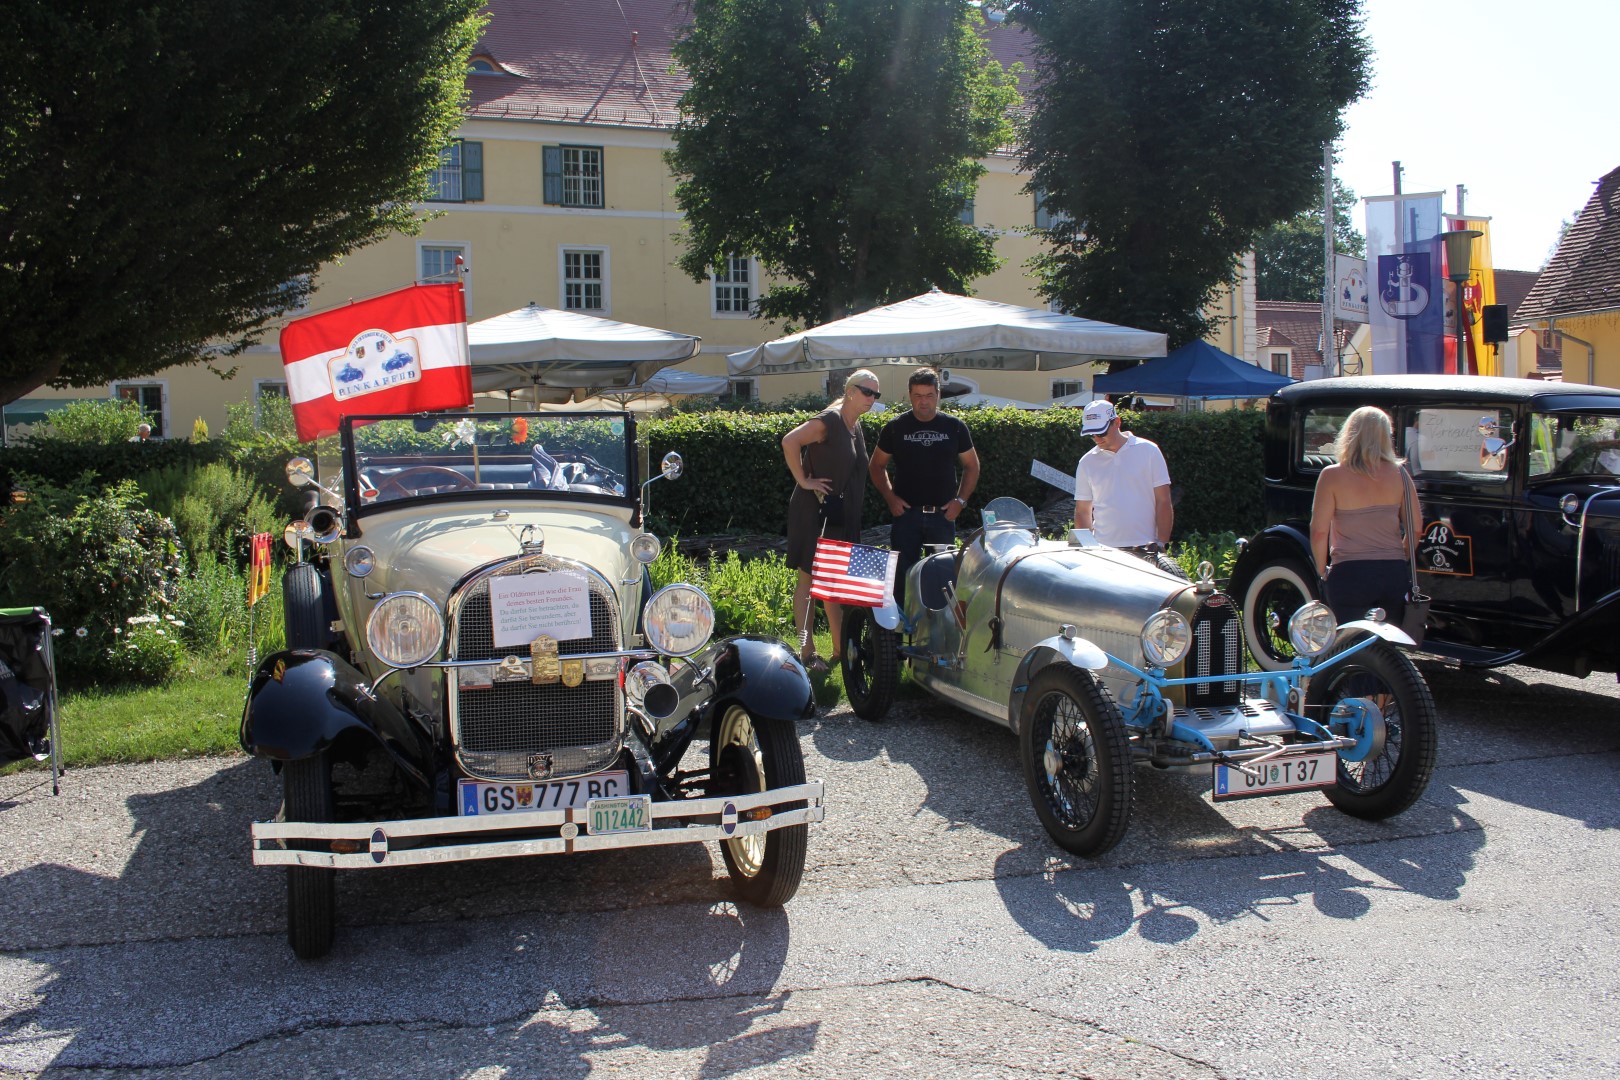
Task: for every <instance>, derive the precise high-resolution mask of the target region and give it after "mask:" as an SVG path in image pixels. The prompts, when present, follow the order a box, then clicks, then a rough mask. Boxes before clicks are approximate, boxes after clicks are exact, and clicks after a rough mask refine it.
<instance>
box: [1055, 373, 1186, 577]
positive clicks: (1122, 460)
mask: <svg viewBox="0 0 1620 1080" xmlns="http://www.w3.org/2000/svg"><path fill="white" fill-rule="evenodd" d="M1080 434H1082V435H1089V436H1091V437H1092V438H1093V439H1095V440H1096V443H1097V445H1096V446H1094V447H1092V448H1091V449H1090V450H1088V451H1086V453H1085V454H1084V456H1082V457H1081V458H1080V464H1079V465H1078V466H1077V467H1076V468H1075V470H1074V524H1075V527H1076V528H1078V529H1090V530H1092V531H1093V532H1094V533H1095V534H1096V536H1097V539H1098V540H1100V541H1102V542H1103V543H1104V544H1107V545H1108V546H1109V547H1116V548H1120V549H1122V550H1125V551H1129V552H1131V553H1132V554H1133V555H1139V556H1141V557H1142V558H1144V559H1146V560H1147V561H1148V562H1151V563H1154V564H1155V565H1157V566H1159V567H1160V568H1161V569H1164V570H1172V568H1175V569H1174V570H1173V572H1174V573H1176V574H1178V575H1180V574H1181V571H1180V569H1179V568H1176V567H1175V561H1174V560H1173V559H1171V558H1170V557H1169V556H1168V555H1165V554H1163V552H1164V550H1165V548H1166V547H1167V546H1168V545H1169V543H1170V530H1171V527H1172V526H1173V525H1174V524H1175V509H1174V508H1173V507H1172V506H1171V505H1170V470H1169V469H1167V468H1166V467H1165V464H1164V455H1163V454H1162V453H1160V452H1159V447H1158V445H1157V444H1156V443H1152V442H1149V441H1148V440H1147V439H1139V438H1137V437H1136V436H1135V435H1134V434H1132V433H1131V432H1129V431H1121V430H1120V419H1119V413H1117V412H1115V411H1114V406H1113V404H1112V403H1110V402H1108V401H1105V400H1102V399H1101V398H1099V399H1098V400H1096V401H1093V402H1092V403H1091V404H1090V405H1087V406H1086V411H1085V412H1084V413H1083V414H1082V415H1081V422H1080ZM1183 576H1184V575H1183Z"/></svg>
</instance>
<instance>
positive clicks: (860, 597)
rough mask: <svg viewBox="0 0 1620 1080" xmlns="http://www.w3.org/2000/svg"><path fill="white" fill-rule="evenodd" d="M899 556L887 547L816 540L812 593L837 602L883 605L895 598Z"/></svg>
mask: <svg viewBox="0 0 1620 1080" xmlns="http://www.w3.org/2000/svg"><path fill="white" fill-rule="evenodd" d="M898 562H899V555H898V554H897V553H895V552H893V551H889V550H887V549H886V548H875V547H867V546H866V545H865V544H846V543H844V542H843V541H842V540H828V539H826V538H825V537H823V538H822V539H820V540H817V541H816V558H815V563H814V569H812V570H811V572H810V595H811V596H814V597H815V598H816V599H818V600H831V601H832V602H833V603H835V604H853V605H855V606H856V607H882V606H883V605H884V604H886V603H888V602H889V601H890V600H892V599H893V598H894V570H895V566H896V564H897V563H898Z"/></svg>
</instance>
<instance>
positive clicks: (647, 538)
mask: <svg viewBox="0 0 1620 1080" xmlns="http://www.w3.org/2000/svg"><path fill="white" fill-rule="evenodd" d="M663 550H664V545H663V544H661V543H659V542H658V537H656V536H654V535H653V534H652V533H642V534H641V535H640V536H638V537H636V538H635V539H634V540H632V541H630V554H631V556H633V557H634V558H635V560H636V562H638V563H641V564H642V565H644V566H645V565H646V564H647V563H652V562H657V561H658V553H659V552H661V551H663Z"/></svg>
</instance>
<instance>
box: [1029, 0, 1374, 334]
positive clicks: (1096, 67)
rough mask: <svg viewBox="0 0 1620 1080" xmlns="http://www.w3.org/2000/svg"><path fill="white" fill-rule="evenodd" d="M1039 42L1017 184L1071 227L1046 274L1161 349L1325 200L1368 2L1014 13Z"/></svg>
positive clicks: (1051, 284) (1362, 55)
mask: <svg viewBox="0 0 1620 1080" xmlns="http://www.w3.org/2000/svg"><path fill="white" fill-rule="evenodd" d="M1009 10H1010V13H1011V14H1012V16H1013V17H1014V18H1015V19H1016V20H1017V21H1018V22H1019V23H1021V24H1022V25H1024V26H1025V27H1027V28H1028V29H1029V30H1030V31H1032V33H1033V34H1034V36H1035V43H1034V49H1035V55H1036V63H1035V66H1036V70H1037V79H1036V83H1035V86H1034V88H1033V90H1032V91H1031V92H1030V93H1029V95H1028V98H1029V102H1030V105H1031V115H1030V120H1029V125H1028V129H1027V133H1026V139H1025V155H1024V167H1025V169H1026V170H1027V171H1028V172H1029V173H1030V175H1031V178H1032V179H1031V183H1030V189H1031V190H1033V191H1035V192H1037V193H1038V194H1039V196H1040V197H1041V198H1042V200H1043V202H1044V205H1045V207H1046V208H1047V209H1048V210H1049V211H1053V212H1057V213H1059V214H1062V215H1065V217H1063V218H1061V219H1060V220H1058V221H1057V222H1056V223H1055V224H1054V225H1053V227H1052V228H1051V229H1050V230H1049V231H1048V234H1047V238H1048V239H1049V240H1050V242H1051V244H1052V250H1051V252H1050V253H1049V254H1047V255H1045V256H1041V257H1039V258H1037V260H1036V268H1037V270H1038V271H1039V273H1040V275H1041V278H1042V292H1043V293H1044V294H1045V295H1046V296H1048V297H1049V298H1050V299H1052V300H1055V301H1057V302H1058V303H1059V304H1061V305H1062V307H1063V308H1064V309H1065V310H1068V311H1071V312H1075V313H1078V314H1083V315H1085V316H1087V317H1088V318H1098V319H1105V320H1107V321H1110V322H1120V323H1125V324H1127V325H1131V326H1141V327H1146V328H1149V329H1154V330H1161V331H1164V332H1166V333H1168V334H1169V335H1170V337H1171V340H1172V342H1173V343H1179V342H1185V341H1188V340H1191V339H1193V338H1196V337H1201V336H1202V335H1203V334H1204V333H1205V332H1207V331H1208V329H1210V327H1211V323H1210V321H1209V319H1208V318H1207V317H1206V316H1205V315H1204V314H1203V308H1204V305H1205V304H1206V303H1207V302H1208V301H1209V300H1210V299H1211V298H1212V297H1213V296H1214V294H1215V293H1216V292H1217V291H1218V290H1219V289H1220V288H1221V286H1222V285H1223V284H1224V283H1225V282H1227V281H1229V280H1230V279H1231V277H1232V274H1233V270H1234V268H1235V265H1236V262H1237V259H1238V258H1239V256H1240V255H1241V253H1242V252H1243V251H1245V250H1247V249H1248V247H1249V246H1250V245H1251V244H1252V243H1253V242H1254V238H1255V235H1256V234H1257V233H1258V232H1259V231H1260V230H1261V229H1264V228H1265V227H1267V226H1269V225H1270V224H1271V223H1273V222H1276V221H1280V220H1282V219H1284V218H1287V217H1289V216H1290V215H1292V214H1295V213H1297V212H1298V211H1300V210H1303V209H1305V208H1306V207H1307V206H1309V205H1310V203H1311V200H1312V199H1313V198H1316V197H1318V193H1319V192H1320V191H1321V167H1322V145H1323V143H1324V142H1327V141H1328V140H1330V139H1333V138H1335V137H1337V136H1338V134H1339V133H1340V131H1341V129H1342V127H1343V122H1342V120H1341V118H1340V112H1341V110H1342V109H1343V108H1344V107H1345V106H1347V105H1348V104H1350V103H1351V102H1352V101H1354V100H1356V98H1358V97H1360V96H1361V94H1362V93H1363V92H1364V91H1365V89H1366V87H1367V80H1368V66H1369V48H1368V44H1367V42H1366V40H1365V38H1364V37H1363V35H1362V31H1361V25H1362V24H1361V18H1360V0H1133V2H1125V0H1012V2H1011V4H1010V8H1009Z"/></svg>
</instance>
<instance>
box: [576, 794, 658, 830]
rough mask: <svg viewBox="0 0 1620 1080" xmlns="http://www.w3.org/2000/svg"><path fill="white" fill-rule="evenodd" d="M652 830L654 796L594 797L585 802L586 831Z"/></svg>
mask: <svg viewBox="0 0 1620 1080" xmlns="http://www.w3.org/2000/svg"><path fill="white" fill-rule="evenodd" d="M651 830H652V796H651V795H626V796H624V797H623V798H618V799H592V800H591V801H590V802H588V803H586V804H585V831H586V832H588V833H590V834H591V835H592V836H600V835H602V834H603V833H627V832H649V831H651Z"/></svg>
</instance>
